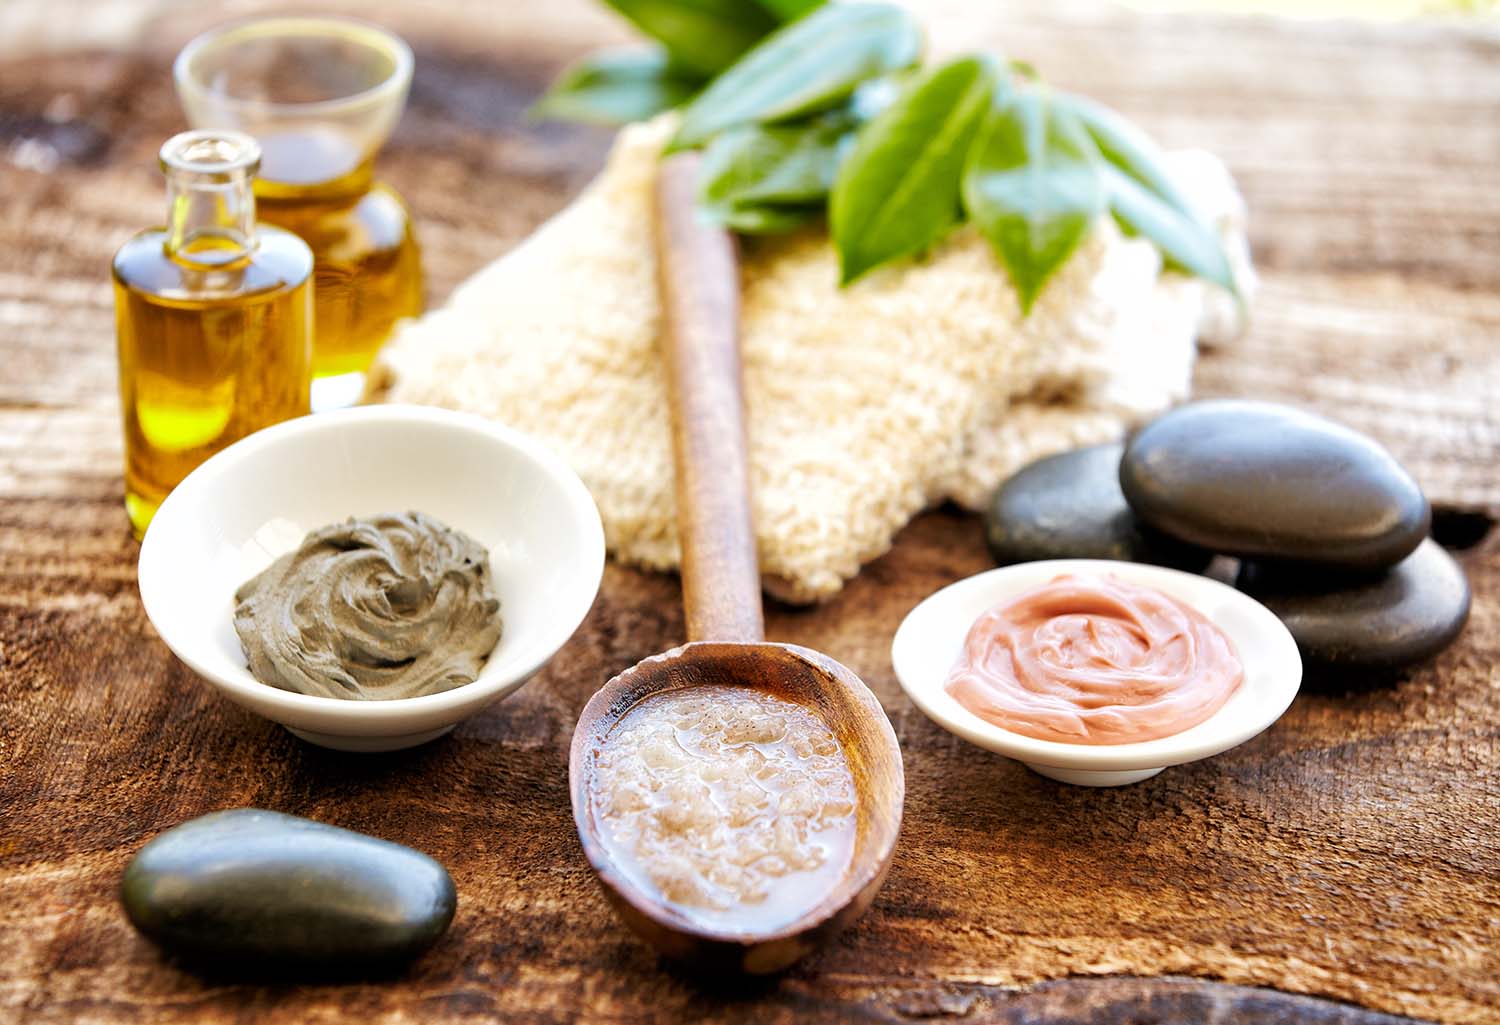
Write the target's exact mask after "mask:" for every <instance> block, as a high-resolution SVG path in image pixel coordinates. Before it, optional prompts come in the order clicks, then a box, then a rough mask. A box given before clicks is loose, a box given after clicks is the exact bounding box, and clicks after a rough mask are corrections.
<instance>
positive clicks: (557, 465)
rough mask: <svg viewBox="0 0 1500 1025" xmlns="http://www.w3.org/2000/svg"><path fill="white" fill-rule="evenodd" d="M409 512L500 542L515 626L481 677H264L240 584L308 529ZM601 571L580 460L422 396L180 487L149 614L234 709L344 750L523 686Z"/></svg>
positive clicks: (381, 742) (281, 442) (144, 556)
mask: <svg viewBox="0 0 1500 1025" xmlns="http://www.w3.org/2000/svg"><path fill="white" fill-rule="evenodd" d="M408 510H416V511H418V512H423V513H426V514H428V515H429V516H434V517H436V518H437V519H439V520H441V521H442V522H444V523H446V524H447V525H448V526H450V527H454V528H456V529H458V530H460V531H463V532H464V533H466V534H468V535H469V536H470V537H473V538H474V539H475V540H477V541H479V542H480V543H481V544H483V545H485V546H486V547H487V548H488V549H489V553H490V566H491V569H492V571H493V574H494V580H495V585H496V587H497V589H498V590H499V593H500V601H501V606H500V615H501V618H502V620H503V623H504V630H503V632H502V634H501V637H500V642H499V643H498V644H497V645H496V646H495V649H494V651H492V652H491V653H490V656H489V659H488V660H487V661H486V662H485V664H484V667H483V669H482V671H481V672H480V675H479V678H478V679H476V680H475V681H474V682H473V683H470V684H466V685H465V686H462V687H457V688H454V689H453V690H449V691H444V692H442V693H440V694H428V695H425V696H423V697H416V698H397V699H393V700H389V701H355V700H345V699H342V698H328V697H318V696H313V695H308V694H297V693H294V692H292V691H286V690H281V689H279V688H277V687H271V686H268V685H266V684H263V683H260V682H258V681H257V680H256V679H255V678H254V677H252V676H251V675H250V672H249V670H248V669H247V668H246V667H245V658H244V655H243V653H242V652H241V651H240V644H239V638H238V637H237V636H236V635H235V632H234V621H233V620H234V592H235V590H236V589H237V588H238V587H239V586H240V585H241V584H242V583H244V582H245V581H246V580H248V579H250V578H251V577H252V576H254V575H255V574H257V573H259V572H260V571H261V570H262V569H264V568H265V567H266V566H268V565H270V564H271V562H272V561H274V560H275V559H276V558H277V557H278V556H280V555H282V554H284V553H286V552H288V551H291V550H292V549H294V548H296V547H297V545H298V544H299V543H300V542H301V541H302V538H303V537H304V536H305V535H306V534H307V532H308V531H310V530H314V529H316V528H318V527H322V526H324V525H326V524H330V523H336V522H339V521H341V520H344V519H347V518H348V517H350V516H369V515H373V514H376V513H382V512H406V511H408ZM603 573H604V530H603V527H602V526H601V524H600V521H599V510H598V509H597V508H596V507H595V505H594V501H593V499H592V498H591V497H590V496H589V493H588V490H587V489H586V488H585V487H584V486H583V482H582V481H580V480H579V479H578V476H577V475H576V474H575V473H574V472H573V471H572V470H571V469H569V468H568V466H567V464H565V463H564V462H563V461H562V460H561V459H559V458H558V457H557V456H555V455H553V454H552V453H551V452H549V451H548V450H547V449H546V448H544V447H543V446H542V445H541V444H539V443H538V442H536V441H534V440H532V439H531V438H528V437H526V436H525V435H522V434H520V433H518V432H516V431H513V430H511V429H509V428H507V427H503V426H500V425H498V424H495V423H491V422H489V421H487V420H484V419H482V418H480V417H476V416H470V415H468V414H464V413H454V412H450V411H448V410H443V409H431V408H426V407H419V406H367V407H363V408H357V409H346V410H340V411H338V412H332V413H319V414H317V415H315V416H307V417H301V418H299V419H296V420H290V421H287V422H286V423H282V424H277V425H276V426H275V427H269V428H266V429H265V430H262V431H257V432H256V433H255V434H252V435H250V436H249V437H247V438H245V439H243V440H241V441H238V442H236V443H235V444H233V445H231V446H229V447H228V448H226V449H225V450H224V451H222V452H220V453H218V454H217V455H215V456H213V457H212V458H211V459H209V460H207V461H206V462H205V463H204V464H203V465H202V466H200V467H198V468H197V469H196V470H194V471H193V472H192V473H191V474H189V475H188V477H187V479H186V480H184V481H183V482H182V483H181V484H179V485H178V486H177V487H176V488H175V489H173V491H172V493H171V494H170V495H168V496H167V499H166V501H165V502H163V503H162V505H161V508H160V509H159V510H157V513H156V517H155V518H154V519H153V520H152V522H151V527H150V529H149V530H147V532H146V538H145V540H144V541H143V542H142V544H141V558H140V565H139V581H140V589H141V601H142V603H143V604H144V605H145V607H146V615H147V616H148V617H149V618H150V620H151V623H152V625H153V626H155V627H156V631H157V633H159V634H160V635H161V638H162V640H164V641H166V643H167V646H168V647H169V648H171V649H172V651H173V652H174V653H175V654H176V655H177V657H178V658H180V659H182V661H183V662H185V663H187V665H188V666H189V667H190V668H191V669H193V671H194V672H196V673H197V674H198V675H199V676H201V677H203V679H205V680H207V681H208V682H209V683H210V684H212V685H213V686H214V687H215V688H217V689H218V690H219V692H220V693H221V694H223V695H224V696H225V697H226V698H228V699H229V700H231V701H233V702H235V703H236V704H239V705H243V706H244V707H246V708H249V709H251V710H252V711H255V712H258V713H259V714H260V715H263V716H265V717H266V718H267V719H271V720H273V721H275V722H278V723H280V724H282V725H283V726H285V727H286V728H287V729H289V730H291V731H292V732H293V733H294V734H296V735H297V736H299V737H301V738H302V739H304V740H307V741H310V742H311V743H314V744H319V745H322V746H323V747H331V748H336V749H339V750H343V751H393V750H396V749H399V748H404V747H412V746H414V745H417V744H421V743H425V742H426V741H429V740H432V739H434V738H436V737H439V736H442V735H443V734H444V733H447V732H448V731H449V730H451V729H452V728H453V727H454V726H455V725H457V724H458V723H459V722H460V721H461V720H463V719H465V718H467V717H469V716H471V715H473V714H474V713H476V712H478V711H479V710H480V709H482V708H484V707H485V706H486V705H488V704H490V703H491V702H494V701H498V700H499V699H501V698H503V697H505V696H506V695H507V694H509V693H511V692H512V691H513V690H515V689H516V688H517V687H519V686H521V684H523V683H525V682H526V680H527V679H528V678H529V677H530V676H531V675H532V674H533V673H535V672H536V671H537V670H538V669H540V668H541V667H542V666H543V665H544V664H545V663H546V662H547V660H548V659H550V658H551V657H552V656H553V655H554V654H555V653H556V652H557V650H558V649H559V648H561V647H562V645H563V644H564V643H565V642H566V641H567V640H568V638H569V637H571V636H572V634H573V631H574V630H576V629H577V628H578V624H579V623H581V622H582V621H583V617H584V616H585V615H587V614H588V611H589V608H590V607H591V606H592V605H593V603H594V597H595V595H597V594H598V591H599V581H600V579H601V577H602V575H603Z"/></svg>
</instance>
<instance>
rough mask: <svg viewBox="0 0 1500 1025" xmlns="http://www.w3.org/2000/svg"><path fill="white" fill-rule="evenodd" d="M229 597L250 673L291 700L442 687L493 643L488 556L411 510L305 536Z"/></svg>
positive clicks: (494, 613) (463, 677)
mask: <svg viewBox="0 0 1500 1025" xmlns="http://www.w3.org/2000/svg"><path fill="white" fill-rule="evenodd" d="M234 599H235V609H234V629H235V632H236V633H238V634H239V637H240V647H241V648H242V649H243V650H244V652H245V658H246V660H247V661H248V662H249V665H250V674H251V675H252V676H254V677H255V678H256V679H257V680H259V681H260V682H261V683H264V684H268V685H270V686H272V687H280V688H281V689H283V690H290V691H297V692H298V693H301V694H314V695H318V696H321V697H330V698H355V699H364V700H382V699H391V698H412V697H419V696H421V695H423V694H436V693H438V692H440V691H445V690H452V689H453V688H455V687H461V686H463V685H464V684H466V683H473V682H474V680H475V679H477V678H478V676H479V670H480V667H481V666H483V665H484V661H485V659H486V658H487V657H488V656H489V654H490V652H491V651H492V650H494V647H495V644H496V642H498V641H499V640H500V630H501V623H500V598H499V596H498V594H497V593H496V591H495V584H494V580H493V578H492V576H491V574H490V557H489V552H488V551H486V550H485V548H484V546H483V545H481V544H480V543H479V542H478V541H475V540H474V539H473V538H471V537H469V536H468V535H467V534H463V533H460V532H459V531H457V530H454V529H452V528H451V527H448V526H445V525H444V524H442V523H439V522H438V521H437V520H435V519H433V518H431V517H430V516H424V515H423V514H422V513H418V512H409V513H405V514H400V515H397V514H386V515H381V516H374V517H371V518H370V519H364V520H362V519H354V518H350V519H349V520H346V521H345V522H343V523H335V524H333V525H331V526H327V527H323V528H322V529H320V530H315V531H313V532H312V533H310V534H308V535H307V537H306V538H305V539H304V540H303V541H302V544H301V545H299V546H298V547H297V549H296V550H295V551H293V552H289V553H287V554H286V555H283V556H282V557H281V558H280V559H277V560H276V561H275V562H274V563H272V564H271V566H270V567H269V568H268V569H267V570H266V571H265V572H263V573H261V574H260V575H259V576H256V577H254V578H252V579H251V580H249V581H247V582H246V583H245V584H244V585H242V586H241V587H240V589H239V590H238V591H237V592H235V596H234Z"/></svg>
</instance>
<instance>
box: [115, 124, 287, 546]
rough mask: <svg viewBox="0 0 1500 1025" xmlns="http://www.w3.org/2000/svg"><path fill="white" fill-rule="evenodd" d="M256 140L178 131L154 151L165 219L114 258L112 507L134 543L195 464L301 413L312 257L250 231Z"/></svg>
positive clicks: (272, 235) (273, 236)
mask: <svg viewBox="0 0 1500 1025" xmlns="http://www.w3.org/2000/svg"><path fill="white" fill-rule="evenodd" d="M259 162H260V146H259V145H258V144H257V143H256V142H255V140H254V139H252V138H251V137H250V136H248V135H244V134H242V133H239V132H228V131H224V132H220V131H199V132H184V133H182V134H181V135H176V136H173V137H172V138H171V139H169V140H167V142H166V144H165V145H163V146H162V148H161V167H162V170H163V171H164V172H165V173H166V176H167V224H166V226H165V227H163V228H154V229H148V230H146V231H143V232H141V233H140V234H138V235H136V236H134V237H133V238H131V239H130V240H129V241H128V242H126V243H125V244H124V245H123V246H121V247H120V250H119V252H117V253H116V254H115V258H114V290H115V324H116V337H117V341H118V344H119V358H120V405H121V409H122V413H123V419H124V432H125V508H126V512H127V513H128V514H129V516H130V523H131V526H132V528H133V529H134V531H135V534H136V536H137V537H141V536H143V535H144V534H145V531H146V527H147V525H148V524H149V523H150V522H151V517H152V516H153V515H154V514H155V512H156V509H157V506H158V505H160V504H161V502H162V500H163V499H164V498H166V496H167V493H168V492H170V491H171V490H172V488H173V487H175V486H176V485H177V484H178V483H179V482H180V481H181V480H182V479H183V477H185V476H187V474H188V473H189V472H190V471H192V469H193V468H194V467H196V466H197V465H198V464H199V463H201V462H203V461H204V460H205V459H207V458H208V457H209V456H211V455H213V454H214V453H215V452H217V451H219V450H220V449H222V448H224V447H225V446H227V445H229V444H230V443H231V442H234V441H237V440H239V439H240V438H243V437H244V436H245V435H247V434H250V433H252V432H254V431H257V430H259V429H260V428H262V427H266V426H269V425H270V424H274V423H278V422H280V421H282V420H287V419H290V418H292V417H295V416H300V415H302V414H304V413H307V412H308V411H309V394H310V386H311V374H312V332H313V285H312V267H313V259H312V253H311V251H310V250H309V249H308V247H307V245H306V244H305V243H304V242H303V241H302V240H301V239H299V238H298V237H297V236H296V235H294V234H292V233H291V232H287V231H283V230H281V229H279V228H271V227H264V226H261V227H257V225H256V223H255V197H254V193H253V188H252V182H253V181H254V178H255V173H256V169H257V167H258V165H259Z"/></svg>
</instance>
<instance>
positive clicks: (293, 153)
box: [173, 17, 422, 410]
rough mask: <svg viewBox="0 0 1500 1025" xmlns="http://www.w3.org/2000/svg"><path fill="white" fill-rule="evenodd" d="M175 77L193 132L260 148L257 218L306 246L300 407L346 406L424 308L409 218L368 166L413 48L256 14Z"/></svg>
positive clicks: (218, 36) (331, 22)
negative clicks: (308, 320)
mask: <svg viewBox="0 0 1500 1025" xmlns="http://www.w3.org/2000/svg"><path fill="white" fill-rule="evenodd" d="M173 73H174V77H175V79H176V84H177V94H178V97H179V99H180V100H181V101H182V106H183V110H184V111H186V113H187V116H188V121H189V122H190V123H191V124H192V125H193V126H194V127H196V128H235V129H239V130H241V131H244V132H248V133H249V134H251V135H253V136H255V138H256V139H257V140H258V141H259V142H260V144H261V148H262V150H263V151H264V158H263V160H262V162H261V171H260V176H259V178H258V179H257V180H256V183H255V193H256V197H257V199H258V200H259V204H260V219H261V221H262V222H263V223H267V224H274V225H277V226H278V227H282V228H285V229H287V230H288V231H292V232H295V233H296V234H297V235H299V236H301V238H302V239H303V240H304V241H305V242H307V244H308V245H309V246H311V247H312V252H313V259H314V265H315V269H314V278H315V282H316V285H315V288H314V306H315V309H316V318H317V330H316V332H315V341H314V345H313V386H312V408H313V409H314V410H321V409H332V408H337V407H339V406H347V405H352V404H354V403H355V402H357V401H359V399H360V398H361V396H362V395H363V392H364V385H365V377H366V373H367V371H368V370H369V368H370V365H371V363H373V362H374V359H375V356H376V354H377V353H378V352H379V350H380V347H381V345H382V344H384V342H385V341H386V339H387V338H389V337H390V335H391V332H392V329H393V328H394V327H395V325H396V324H397V322H399V321H400V320H402V319H404V318H406V317H412V316H416V315H417V314H418V313H420V312H421V310H422V269H421V259H420V255H419V251H418V248H417V242H416V238H415V236H414V235H413V232H412V225H411V217H410V215H409V214H408V212H407V209H406V206H405V205H404V204H403V203H402V201H401V199H400V197H399V196H397V195H396V193H395V192H394V191H393V190H391V189H390V188H389V187H387V186H385V185H382V184H380V183H378V182H376V181H375V178H374V172H373V168H374V162H375V155H376V153H377V152H378V151H379V150H380V148H381V146H383V145H384V144H385V141H386V139H387V138H388V137H389V135H390V133H391V131H392V129H393V128H394V127H395V125H396V122H397V120H398V119H399V118H400V115H401V110H402V108H403V106H404V105H405V102H406V94H407V90H408V88H409V86H410V83H411V73H412V55H411V49H410V48H409V47H408V46H407V45H406V44H405V43H404V42H403V41H402V40H401V39H400V38H399V37H398V36H395V35H393V34H392V33H390V32H387V31H385V30H384V29H381V28H378V27H376V26H374V25H369V24H366V23H364V22H360V21H355V20H352V19H348V18H338V17H268V18H255V19H251V20H248V21H241V22H235V23H232V24H230V25H226V26H223V27H220V28H217V29H212V30H210V31H208V32H206V33H204V34H203V35H201V36H199V37H198V38H197V39H194V40H193V41H192V42H190V43H189V44H188V45H187V46H186V47H185V48H184V49H183V51H182V53H181V54H179V55H178V58H177V62H176V64H175V66H174V69H173Z"/></svg>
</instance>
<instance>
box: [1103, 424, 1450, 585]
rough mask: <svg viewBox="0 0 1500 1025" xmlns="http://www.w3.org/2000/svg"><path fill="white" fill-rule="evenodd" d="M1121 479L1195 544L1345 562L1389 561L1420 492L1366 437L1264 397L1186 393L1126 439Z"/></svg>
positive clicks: (1409, 544) (1416, 511)
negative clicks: (1189, 399) (1195, 397)
mask: <svg viewBox="0 0 1500 1025" xmlns="http://www.w3.org/2000/svg"><path fill="white" fill-rule="evenodd" d="M1120 486H1121V488H1122V489H1123V491H1124V494H1125V498H1126V500H1127V501H1128V502H1129V503H1130V507H1131V508H1132V509H1134V510H1135V513H1136V515H1138V516H1139V517H1140V518H1141V519H1142V520H1143V521H1145V522H1146V523H1148V524H1150V525H1151V526H1153V527H1155V528H1157V529H1158V530H1161V531H1162V532H1164V533H1167V534H1170V535H1171V536H1173V537H1175V538H1177V539H1179V540H1181V541H1185V542H1187V543H1189V544H1196V545H1200V546H1202V547H1204V548H1209V549H1212V550H1214V551H1216V552H1222V553H1224V554H1227V555H1238V556H1242V557H1245V558H1251V559H1276V560H1281V561H1295V562H1300V563H1304V564H1307V565H1316V566H1328V567H1334V568H1339V569H1345V570H1363V571H1370V570H1380V569H1385V568H1386V567H1389V566H1394V565H1395V564H1396V563H1398V562H1400V561H1401V560H1402V559H1404V558H1405V557H1406V556H1407V555H1409V554H1411V552H1412V551H1413V550H1414V549H1415V548H1416V547H1417V545H1418V544H1420V543H1421V541H1422V539H1423V538H1424V537H1426V536H1427V529H1428V523H1429V519H1430V515H1431V513H1430V510H1429V508H1428V505H1427V499H1426V498H1425V497H1423V495H1422V491H1421V489H1420V488H1419V487H1417V483H1416V481H1414V480H1412V478H1411V475H1410V474H1408V473H1407V472H1406V471H1405V470H1404V469H1402V467H1401V465H1400V464H1399V463H1397V462H1396V460H1395V459H1393V458H1392V457H1391V455H1390V453H1388V452H1387V451H1386V450H1385V449H1384V448H1382V447H1381V446H1380V445H1378V444H1376V443H1375V442H1374V441H1372V440H1371V439H1369V438H1367V437H1365V436H1364V435H1362V434H1360V433H1358V432H1357V431H1353V430H1350V429H1349V428H1347V427H1344V426H1342V425H1340V424H1336V423H1334V422H1333V421H1331V420H1325V419H1323V418H1322V417H1319V416H1314V415H1312V414H1311V413H1305V412H1303V411H1301V410H1298V409H1293V408H1291V407H1289V406H1278V405H1273V404H1271V403H1267V402H1248V401H1241V400H1227V399H1226V400H1214V401H1207V402H1194V403H1190V404H1189V405H1186V406H1183V407H1181V408H1179V409H1176V410H1174V411H1172V412H1170V413H1167V414H1166V415H1165V416H1162V417H1160V418H1159V419H1157V420H1155V421H1153V422H1152V423H1151V424H1149V425H1147V426H1146V427H1145V428H1143V429H1142V430H1141V431H1140V432H1139V433H1137V434H1136V435H1135V437H1134V438H1132V439H1131V441H1130V444H1129V445H1127V446H1126V449H1125V454H1124V457H1123V459H1122V460H1121V462H1120Z"/></svg>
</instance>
